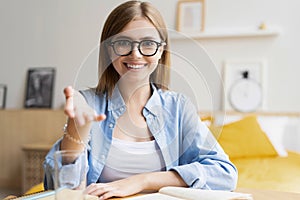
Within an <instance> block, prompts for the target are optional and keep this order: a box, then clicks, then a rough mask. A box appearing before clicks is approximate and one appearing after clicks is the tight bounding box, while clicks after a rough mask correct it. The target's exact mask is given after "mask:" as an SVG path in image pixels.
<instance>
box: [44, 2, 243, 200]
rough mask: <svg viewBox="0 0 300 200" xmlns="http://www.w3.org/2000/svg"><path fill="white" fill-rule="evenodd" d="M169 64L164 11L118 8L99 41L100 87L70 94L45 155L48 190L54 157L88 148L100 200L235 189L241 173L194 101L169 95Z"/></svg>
mask: <svg viewBox="0 0 300 200" xmlns="http://www.w3.org/2000/svg"><path fill="white" fill-rule="evenodd" d="M169 65H170V54H169V41H168V34H167V31H166V26H165V23H164V21H163V19H162V17H161V15H160V13H159V12H158V11H157V10H156V9H155V8H154V7H153V6H152V5H151V4H149V3H146V2H140V1H129V2H126V3H123V4H121V5H120V6H118V7H117V8H115V9H114V10H113V11H112V13H111V14H110V15H109V16H108V19H107V21H106V23H105V24H104V28H103V32H102V36H101V48H100V55H99V76H100V80H99V83H98V86H97V87H96V88H95V89H88V90H85V91H81V92H77V91H75V90H73V89H72V88H71V87H67V88H66V89H65V90H64V93H65V96H66V105H65V113H66V114H67V116H68V119H69V120H68V124H67V128H66V129H67V131H66V134H65V135H64V137H63V138H62V139H61V140H59V141H58V142H57V143H56V144H55V145H54V147H53V148H52V150H51V151H50V152H49V154H48V155H47V157H46V161H45V172H46V176H45V177H46V178H45V188H46V189H49V188H53V178H52V177H53V174H51V171H53V164H52V163H51V159H52V160H53V154H54V152H55V151H56V150H62V149H63V150H66V149H82V150H84V151H87V152H88V163H89V171H88V174H87V179H88V187H87V192H88V193H89V194H92V195H98V196H100V197H101V198H102V199H107V198H109V197H112V196H120V197H123V196H128V195H132V194H135V193H139V192H142V191H147V190H155V191H156V190H159V189H160V188H161V187H164V186H183V187H192V188H201V189H217V190H233V189H234V188H235V186H236V181H237V172H236V168H235V167H234V165H233V164H232V163H231V162H230V161H229V159H228V156H227V155H226V154H225V153H224V151H223V150H222V148H221V147H220V146H219V144H218V143H217V142H216V141H215V140H214V138H213V136H212V135H211V133H210V132H209V130H208V129H207V127H206V126H205V125H204V124H203V123H202V122H200V120H199V117H198V115H197V111H196V109H195V108H194V106H193V105H192V103H191V102H190V101H189V99H188V98H186V97H185V96H184V95H181V94H178V93H175V92H171V91H168V89H167V88H168V83H169ZM97 113H100V115H98V114H97ZM92 122H94V123H92ZM84 144H88V145H87V148H86V149H85V145H84Z"/></svg>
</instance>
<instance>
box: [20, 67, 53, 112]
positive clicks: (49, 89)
mask: <svg viewBox="0 0 300 200" xmlns="http://www.w3.org/2000/svg"><path fill="white" fill-rule="evenodd" d="M54 80H55V68H53V67H38V68H30V69H28V72H27V88H26V98H25V108H51V107H52V98H53V89H54Z"/></svg>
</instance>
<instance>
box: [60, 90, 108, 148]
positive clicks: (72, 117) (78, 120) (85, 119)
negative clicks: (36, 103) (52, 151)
mask: <svg viewBox="0 0 300 200" xmlns="http://www.w3.org/2000/svg"><path fill="white" fill-rule="evenodd" d="M64 94H65V97H66V104H65V108H64V112H65V114H66V115H67V116H68V118H69V119H68V126H67V131H68V134H70V135H71V136H72V137H75V138H76V137H77V138H78V137H79V139H80V140H81V141H87V140H88V134H89V132H90V128H91V124H92V121H102V120H104V119H105V118H106V116H105V115H104V114H101V115H98V114H97V113H96V111H95V110H94V109H93V108H91V107H90V106H89V105H88V104H87V102H86V100H85V98H84V97H83V96H82V95H81V94H80V93H79V92H78V91H76V90H74V89H73V88H72V87H71V86H68V87H66V88H65V89H64ZM66 144H67V145H66ZM73 145H74V144H73ZM69 147H70V141H69V142H67V143H66V142H65V141H64V142H63V143H62V146H61V148H62V149H68V148H69ZM72 148H73V147H72Z"/></svg>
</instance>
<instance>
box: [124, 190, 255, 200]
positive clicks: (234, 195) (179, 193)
mask: <svg viewBox="0 0 300 200" xmlns="http://www.w3.org/2000/svg"><path fill="white" fill-rule="evenodd" d="M129 199H130V200H153V199H155V200H253V198H252V195H251V194H246V193H238V192H229V191H220V190H200V189H192V188H182V187H164V188H162V189H160V190H159V192H158V193H152V194H146V195H141V196H137V197H132V198H128V200H129Z"/></svg>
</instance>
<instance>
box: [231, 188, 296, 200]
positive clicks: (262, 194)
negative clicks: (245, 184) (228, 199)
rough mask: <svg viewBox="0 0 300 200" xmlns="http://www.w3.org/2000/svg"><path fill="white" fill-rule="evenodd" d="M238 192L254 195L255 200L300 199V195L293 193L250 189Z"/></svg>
mask: <svg viewBox="0 0 300 200" xmlns="http://www.w3.org/2000/svg"><path fill="white" fill-rule="evenodd" d="M236 191H237V192H243V193H249V194H252V196H253V199H254V200H274V199H278V200H281V199H288V200H296V199H297V200H299V199H300V193H293V192H280V191H272V190H259V189H248V188H239V189H237V190H236Z"/></svg>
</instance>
